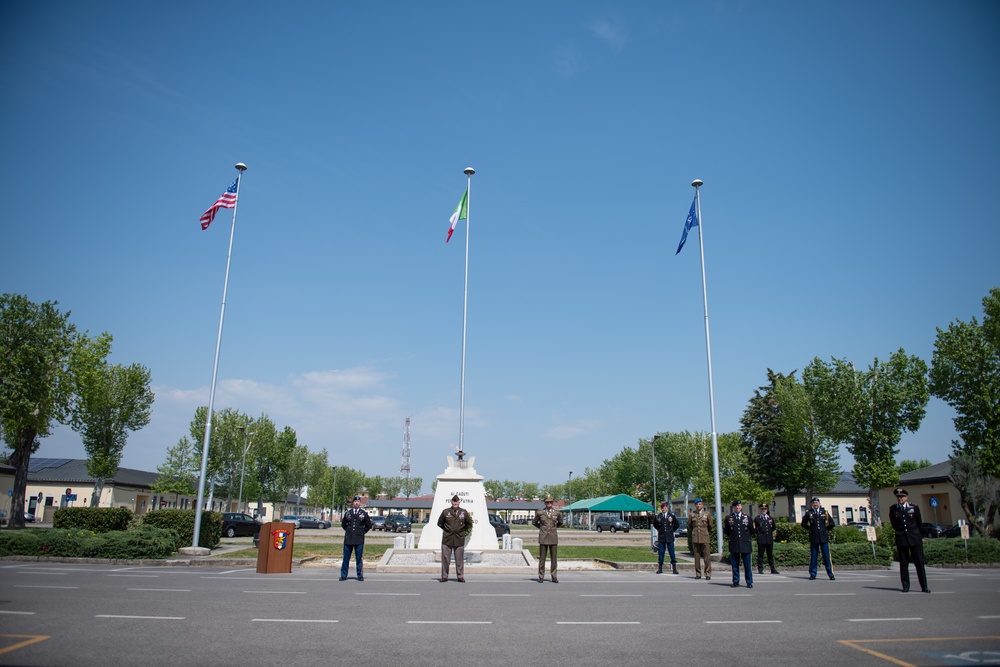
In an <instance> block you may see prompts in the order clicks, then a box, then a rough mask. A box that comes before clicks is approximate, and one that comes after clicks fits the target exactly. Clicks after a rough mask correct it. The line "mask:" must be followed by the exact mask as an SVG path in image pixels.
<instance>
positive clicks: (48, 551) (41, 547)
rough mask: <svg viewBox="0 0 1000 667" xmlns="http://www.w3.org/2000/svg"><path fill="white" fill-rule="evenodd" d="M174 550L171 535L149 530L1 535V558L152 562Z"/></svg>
mask: <svg viewBox="0 0 1000 667" xmlns="http://www.w3.org/2000/svg"><path fill="white" fill-rule="evenodd" d="M177 548H178V545H177V536H176V535H175V534H174V533H173V532H172V531H169V530H163V529H161V528H154V527H151V526H148V527H139V528H135V529H132V530H126V531H115V532H109V533H95V532H93V531H90V530H76V529H74V530H64V529H61V528H38V529H34V528H33V529H25V530H5V531H3V532H2V533H0V556H62V557H66V558H114V559H153V558H166V557H167V556H169V555H170V554H172V553H174V552H175V551H177Z"/></svg>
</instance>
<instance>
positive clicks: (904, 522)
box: [889, 503, 923, 547]
mask: <svg viewBox="0 0 1000 667" xmlns="http://www.w3.org/2000/svg"><path fill="white" fill-rule="evenodd" d="M889 523H890V524H892V528H893V530H895V531H896V546H897V547H915V546H917V545H923V538H922V537H921V535H920V523H921V520H920V508H919V507H917V506H916V505H911V504H909V503H907V504H906V506H905V507H904V506H902V505H900V504H899V503H896V504H895V505H893V506H892V507H890V508H889Z"/></svg>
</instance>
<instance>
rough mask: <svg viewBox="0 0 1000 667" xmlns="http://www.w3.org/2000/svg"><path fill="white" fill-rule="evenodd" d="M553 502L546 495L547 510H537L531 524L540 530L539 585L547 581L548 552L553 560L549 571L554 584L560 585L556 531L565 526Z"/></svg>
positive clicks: (549, 495)
mask: <svg viewBox="0 0 1000 667" xmlns="http://www.w3.org/2000/svg"><path fill="white" fill-rule="evenodd" d="M552 502H553V501H552V494H548V493H547V494H545V509H541V510H535V519H534V521H532V522H531V523H532V524H533V525H534V526H535V528H537V529H538V583H542V582H543V581H545V555H546V551H547V552H548V553H549V557H550V559H551V562H550V567H549V570H550V572H551V576H552V583H553V584H558V583H559V577H557V576H556V569H557V568H558V567H559V560H558V558H557V557H556V550H557V549H558V548H559V546H558V545H559V534H558V533H557V532H556V529H557V528H558V527H559V526H561V525H563V520H562V513H561V512H560V511H559V510H557V509H554V508H553V507H552Z"/></svg>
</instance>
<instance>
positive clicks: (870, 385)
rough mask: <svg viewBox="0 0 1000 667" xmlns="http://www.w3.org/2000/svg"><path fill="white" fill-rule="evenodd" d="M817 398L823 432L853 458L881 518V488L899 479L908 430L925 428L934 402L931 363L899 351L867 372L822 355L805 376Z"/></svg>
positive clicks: (858, 476)
mask: <svg viewBox="0 0 1000 667" xmlns="http://www.w3.org/2000/svg"><path fill="white" fill-rule="evenodd" d="M802 379H803V382H804V384H805V386H806V388H807V389H808V390H809V393H810V394H811V395H812V397H813V405H814V407H815V410H816V417H817V421H818V423H819V426H820V428H821V429H822V431H823V432H824V433H827V434H829V436H830V437H831V438H832V439H833V440H834V441H835V442H838V443H846V444H847V449H848V451H849V452H851V454H853V455H854V471H853V472H854V480H855V481H856V482H857V483H858V485H859V486H862V487H865V488H867V489H868V493H869V496H870V497H871V498H872V499H873V505H872V516H873V517H874V518H875V521H876V522H879V521H880V520H881V512H880V510H879V506H878V494H877V493H876V490H877V489H880V488H883V487H886V486H892V485H893V484H895V483H896V482H897V481H898V477H897V475H896V454H897V453H898V452H899V440H900V438H901V437H902V435H903V433H904V432H906V431H911V432H912V431H916V430H917V429H918V428H920V422H921V421H923V418H924V414H925V412H926V408H927V401H928V400H929V399H930V392H929V389H928V386H927V364H926V363H925V362H924V361H923V359H921V358H919V357H916V356H912V355H907V354H906V351H905V350H903V348H900V349H899V350H897V351H896V352H893V354H892V355H891V356H890V357H889V359H888V360H887V361H880V360H879V359H878V358H877V357H876V358H875V360H874V362H872V364H871V366H869V367H868V369H867V370H865V371H859V370H857V369H856V368H855V367H854V364H852V363H851V362H849V361H847V360H845V359H831V360H830V361H829V362H824V361H822V360H821V359H820V358H819V357H817V358H815V359H814V360H813V361H812V363H810V364H809V365H808V366H807V367H806V369H805V371H804V372H803V374H802Z"/></svg>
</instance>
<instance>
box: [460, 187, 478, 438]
mask: <svg viewBox="0 0 1000 667" xmlns="http://www.w3.org/2000/svg"><path fill="white" fill-rule="evenodd" d="M464 173H465V175H466V178H467V182H466V184H465V188H466V189H465V193H466V200H465V201H466V208H465V298H464V301H463V304H462V391H461V396H460V398H459V409H458V451H460V452H464V451H465V448H464V443H465V331H466V323H467V322H468V316H469V232H470V231H471V230H472V175H473V174H475V173H476V170H475V169H473V168H472V167H466V168H465V172H464Z"/></svg>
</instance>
